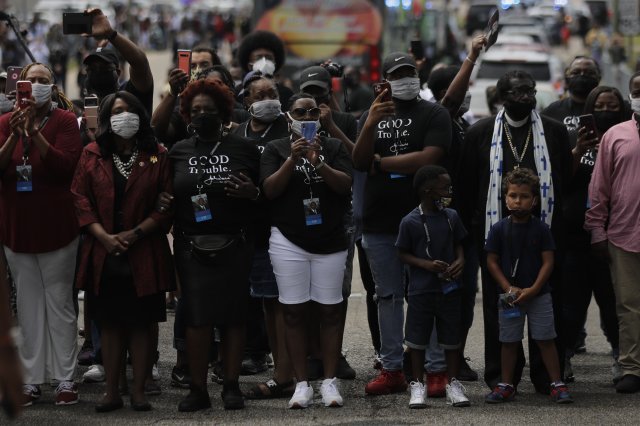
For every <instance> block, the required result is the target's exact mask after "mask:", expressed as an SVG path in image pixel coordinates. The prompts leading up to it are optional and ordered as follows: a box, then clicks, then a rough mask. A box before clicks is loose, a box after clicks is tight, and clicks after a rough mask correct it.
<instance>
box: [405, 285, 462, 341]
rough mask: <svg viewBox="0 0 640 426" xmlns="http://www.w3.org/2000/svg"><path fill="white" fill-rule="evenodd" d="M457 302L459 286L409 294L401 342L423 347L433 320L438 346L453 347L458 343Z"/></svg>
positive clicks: (459, 296) (429, 333)
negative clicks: (439, 291) (444, 292)
mask: <svg viewBox="0 0 640 426" xmlns="http://www.w3.org/2000/svg"><path fill="white" fill-rule="evenodd" d="M461 303H462V294H461V291H460V289H458V290H454V291H452V292H451V293H449V294H446V295H445V294H442V293H423V294H416V295H413V296H409V302H408V304H407V305H408V306H407V322H406V324H405V332H404V336H405V337H404V339H405V344H406V345H407V346H408V347H410V348H414V349H426V348H427V347H428V346H429V339H431V331H432V330H433V323H434V321H435V324H436V331H437V332H438V343H439V344H440V346H442V347H443V348H444V349H457V348H458V347H459V346H460V331H461V318H460V313H461V310H460V306H461Z"/></svg>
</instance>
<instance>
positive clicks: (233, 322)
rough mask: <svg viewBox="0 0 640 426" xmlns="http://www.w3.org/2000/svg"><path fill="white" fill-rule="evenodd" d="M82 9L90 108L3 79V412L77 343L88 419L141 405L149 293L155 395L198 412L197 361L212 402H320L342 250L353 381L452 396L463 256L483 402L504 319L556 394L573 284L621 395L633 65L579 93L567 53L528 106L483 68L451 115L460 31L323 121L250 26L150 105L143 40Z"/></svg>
mask: <svg viewBox="0 0 640 426" xmlns="http://www.w3.org/2000/svg"><path fill="white" fill-rule="evenodd" d="M87 13H88V14H90V15H91V16H92V20H93V21H92V22H93V24H92V38H93V39H94V40H95V41H96V43H97V44H98V48H97V49H96V50H95V51H93V52H92V53H91V54H89V55H87V56H86V57H85V58H84V59H83V71H84V72H85V73H86V79H85V80H84V82H83V84H84V87H83V94H85V95H87V96H96V97H98V99H99V101H100V102H99V108H98V114H97V120H96V121H95V122H94V121H92V120H89V115H88V114H87V111H85V112H84V113H83V112H82V111H81V108H80V106H79V105H78V104H77V103H74V102H71V101H70V100H69V99H67V97H66V96H65V95H64V93H63V91H62V90H61V88H60V87H57V85H56V84H57V81H56V72H55V70H54V69H53V68H52V67H51V66H50V64H47V63H40V62H36V63H33V64H30V65H28V66H26V67H24V68H23V69H22V71H21V74H20V80H22V81H28V82H30V85H31V88H32V94H31V95H30V96H27V97H23V96H20V94H18V95H16V93H9V94H8V96H7V98H6V102H9V103H10V104H11V105H10V106H9V107H8V108H3V114H2V115H1V116H0V171H1V175H0V179H1V182H2V183H1V189H0V219H1V220H0V241H1V242H2V246H3V255H2V256H0V269H2V273H1V274H0V278H1V280H0V304H1V305H2V306H0V319H1V320H2V321H0V384H2V385H3V386H2V390H3V394H2V398H3V402H4V403H5V406H7V407H10V408H11V409H12V410H14V411H15V410H19V409H20V407H22V406H29V405H32V404H34V403H36V401H37V400H38V399H39V398H40V397H41V395H42V392H43V389H42V388H41V385H42V384H44V383H50V382H55V383H56V384H57V388H56V389H55V404H56V405H73V404H75V403H77V402H78V401H79V398H80V396H79V395H80V394H79V386H78V380H77V377H76V371H77V370H76V366H77V363H78V362H79V361H78V360H80V359H81V360H83V361H87V362H89V363H90V364H92V365H91V368H90V369H89V370H88V371H87V372H86V373H85V374H84V376H83V378H84V381H85V382H92V381H93V382H95V381H106V393H105V394H104V396H103V397H102V399H100V400H99V401H96V405H95V410H96V411H97V412H109V411H113V410H117V409H120V408H122V407H123V406H124V402H123V398H122V396H123V395H125V394H128V395H129V398H130V405H131V408H132V409H133V410H136V411H148V410H151V409H152V406H151V404H150V402H149V398H148V397H149V396H150V395H157V394H158V393H160V392H162V389H161V388H160V387H159V386H158V384H157V383H155V381H154V378H155V375H156V371H155V364H156V363H157V358H158V353H157V350H158V323H159V322H164V321H166V319H167V315H166V309H167V298H166V294H167V293H170V294H171V295H172V296H171V297H170V298H169V302H173V294H175V295H177V305H176V306H175V323H174V342H173V343H174V348H175V350H176V363H175V366H174V368H173V371H172V374H171V383H172V385H173V386H177V387H181V388H185V389H188V390H189V392H188V393H187V394H186V395H185V396H184V398H183V399H182V400H181V401H180V402H179V404H178V406H177V409H178V411H182V412H192V411H198V410H203V409H206V408H209V407H210V406H211V399H210V396H209V393H208V390H207V378H208V370H209V368H210V366H213V376H212V378H213V379H214V380H215V381H217V382H218V383H220V384H222V394H221V397H222V400H223V404H224V408H225V409H230V410H232V409H241V408H244V406H245V401H246V400H252V399H269V398H285V399H288V404H287V406H288V407H289V408H306V407H308V406H309V405H310V404H312V403H313V399H314V390H313V387H312V382H313V381H315V380H318V379H321V381H320V383H319V384H320V386H319V387H320V395H321V399H322V403H323V404H324V405H325V406H327V407H340V406H342V405H343V404H344V397H348V395H342V394H341V391H340V380H349V379H353V378H354V377H355V371H354V370H353V368H351V366H350V365H349V362H348V361H347V359H346V358H345V356H344V355H343V354H342V351H341V349H342V345H343V338H344V329H345V321H346V312H347V309H348V298H349V295H350V293H351V279H352V272H353V258H354V256H355V255H356V254H357V256H358V260H359V267H360V276H361V277H362V281H363V284H364V288H365V290H366V293H367V297H366V301H367V316H368V323H369V329H370V333H371V341H372V352H374V353H375V368H377V369H378V370H379V373H378V374H377V376H376V377H374V378H372V379H371V381H369V382H368V383H367V385H366V387H365V389H364V391H365V393H366V394H367V395H385V394H389V393H400V392H407V390H409V404H408V405H409V407H411V408H424V407H426V405H427V398H428V397H433V396H446V398H447V402H448V403H450V404H451V405H452V406H453V407H466V406H469V405H471V402H470V400H469V398H468V397H467V395H466V391H465V388H464V386H463V385H462V383H461V382H464V381H475V380H478V374H477V372H475V371H474V370H473V369H471V367H470V366H469V364H468V363H467V361H466V359H465V345H466V341H467V336H468V333H469V330H470V329H471V326H472V323H473V311H474V304H475V297H476V290H477V287H478V282H477V281H478V275H479V274H478V272H479V271H480V276H481V278H482V279H481V287H482V295H483V297H482V304H483V306H482V309H483V320H484V343H485V347H484V353H485V359H484V369H483V372H484V375H483V379H484V382H485V383H486V384H487V386H488V387H489V389H490V392H489V393H488V394H487V395H486V398H485V402H486V403H502V402H507V401H511V400H513V398H514V397H515V396H516V395H517V389H518V385H519V383H520V381H521V379H522V372H523V367H524V365H525V357H524V352H523V349H522V348H523V346H522V340H523V338H524V324H525V318H527V319H528V327H529V333H528V334H529V339H530V340H531V342H530V344H529V345H528V348H529V365H530V372H531V381H532V383H533V385H534V387H535V389H536V391H537V392H540V393H543V394H548V395H550V398H551V400H552V401H554V402H556V403H561V404H564V403H570V402H573V399H572V396H571V394H570V392H569V389H568V387H567V383H569V382H571V381H572V380H573V379H574V376H573V371H572V368H571V360H572V356H573V354H574V352H575V350H576V347H577V342H578V340H579V335H580V333H581V331H582V329H583V327H584V322H585V316H586V312H587V308H588V305H589V302H590V300H591V297H592V294H593V295H595V298H596V301H597V303H598V305H599V308H600V312H601V316H602V328H603V330H604V332H605V335H606V337H607V339H608V341H609V343H610V344H611V349H612V355H613V358H612V364H613V366H614V369H613V376H612V380H613V381H614V382H615V383H616V390H617V392H621V393H633V392H638V391H640V353H638V338H637V330H638V327H640V316H639V315H638V306H639V304H638V301H637V298H638V296H637V294H636V293H635V291H634V290H635V285H634V282H635V281H636V280H637V277H638V276H639V275H640V257H639V256H640V254H639V253H640V246H639V244H640V243H639V241H640V238H639V237H640V235H639V234H640V225H639V222H638V221H637V218H636V214H637V212H638V211H640V204H639V203H640V201H638V198H637V197H636V196H635V194H637V193H639V192H640V176H638V170H640V144H639V142H640V73H638V72H636V73H635V74H634V75H633V76H632V77H631V79H630V81H629V92H630V97H629V100H628V101H627V100H625V99H624V98H623V97H622V95H621V94H620V91H619V90H618V89H617V88H614V87H607V86H602V85H600V78H601V70H600V68H599V65H598V62H597V61H596V60H594V59H593V58H591V57H586V56H581V57H576V58H575V59H574V60H573V61H572V62H571V63H570V64H569V66H568V67H567V69H566V72H565V79H566V87H567V94H566V96H565V97H564V98H563V99H561V100H558V101H557V102H555V103H553V104H552V105H550V106H549V107H547V108H546V109H545V110H543V111H541V112H540V113H539V112H538V111H537V110H536V101H535V94H536V82H535V80H534V79H533V78H532V76H531V75H529V74H528V73H526V72H524V71H519V70H515V71H509V72H507V73H506V74H505V75H503V76H502V77H501V78H500V79H499V80H498V81H497V82H496V99H498V100H499V104H500V107H499V108H498V110H497V114H496V115H494V116H491V117H489V118H484V119H481V120H479V121H477V122H476V123H474V124H473V125H469V123H468V122H467V121H466V120H465V118H464V116H465V113H467V111H468V109H469V103H470V98H469V95H468V86H469V79H470V76H471V72H472V70H473V68H474V65H475V63H476V60H477V59H478V57H479V55H480V54H481V52H482V50H483V48H484V46H485V45H486V44H487V39H486V37H485V36H484V35H479V36H476V37H475V38H473V40H472V43H471V48H470V49H469V53H468V56H467V57H466V58H465V60H464V61H463V62H462V63H461V64H460V65H459V66H449V67H447V66H437V67H434V69H433V70H432V71H431V73H430V75H429V78H428V81H427V86H428V89H429V90H428V91H426V90H422V89H423V88H422V87H421V85H420V79H419V77H418V73H419V69H420V66H421V61H416V60H415V59H414V58H413V56H412V55H411V54H410V53H405V52H393V53H389V54H387V55H386V56H385V57H384V59H383V61H382V64H381V65H382V69H381V71H382V76H383V78H384V82H385V84H384V85H383V86H382V90H381V91H380V92H379V93H378V94H377V96H376V97H375V98H374V99H373V100H372V102H371V105H370V106H369V107H367V106H366V105H365V106H359V107H358V108H356V109H355V112H352V113H346V112H342V111H341V108H340V105H339V101H338V100H337V99H336V96H335V94H334V93H333V90H332V89H333V87H334V86H333V84H332V78H333V77H332V75H331V73H330V72H329V71H328V70H327V66H326V65H327V64H328V63H329V62H327V63H325V64H323V66H312V67H309V68H306V69H303V70H301V74H300V75H301V78H300V82H299V90H296V93H294V92H293V91H292V90H291V89H289V88H288V87H286V86H284V85H283V84H281V82H280V81H279V79H278V71H279V70H280V69H281V67H282V66H283V64H284V63H285V61H286V51H285V47H284V44H283V42H282V41H281V40H280V39H279V38H278V37H277V36H276V35H275V34H273V33H270V32H265V31H254V32H252V33H251V34H249V35H247V36H246V37H244V38H243V39H242V40H241V42H240V45H239V48H238V51H237V62H238V64H239V66H240V68H241V69H242V74H243V76H242V82H241V83H240V84H235V83H234V79H233V77H232V76H231V73H230V72H229V70H228V68H227V67H226V66H225V64H223V63H222V61H221V60H220V57H219V56H218V54H217V52H216V50H215V49H214V48H213V47H211V46H209V47H208V46H203V45H201V44H200V45H198V46H195V47H194V49H193V50H192V61H191V69H190V72H186V70H184V69H180V68H178V67H176V68H175V69H174V70H172V71H171V72H170V73H169V86H170V90H169V91H168V93H167V94H166V96H164V97H163V99H162V101H161V102H160V103H159V105H158V106H157V107H156V108H155V109H153V107H152V105H153V87H154V81H153V76H152V73H151V69H150V67H149V62H148V60H147V57H146V55H145V53H144V51H143V50H142V49H141V48H140V46H138V45H137V44H135V43H133V42H132V41H131V40H130V39H129V38H127V37H126V36H125V35H123V34H121V33H119V32H118V31H117V30H116V29H115V28H114V26H112V24H111V22H110V21H109V19H108V18H107V17H106V16H105V15H104V14H103V13H102V11H100V10H99V9H90V10H88V12H87ZM107 45H110V47H107ZM122 62H126V63H127V64H128V65H129V70H130V71H129V76H130V77H129V79H128V80H127V81H125V82H121V81H119V78H120V75H121V65H120V64H121V63H122ZM227 65H228V64H227ZM350 73H352V74H353V73H354V71H353V70H352V71H350ZM359 77H360V76H359V75H357V72H355V75H353V76H352V77H350V78H351V79H353V80H354V81H355V82H356V84H357V82H358V80H359ZM5 80H6V74H5V75H4V79H3V75H2V74H0V82H2V83H4V82H5ZM427 93H429V95H426V94H427ZM421 96H425V97H426V96H429V99H423V98H422V97H421ZM585 114H588V115H585ZM43 209H46V215H47V220H43V217H42V215H43ZM171 243H172V246H171ZM5 263H6V265H5ZM5 267H6V272H7V274H6V275H5V272H4V270H5ZM6 278H9V279H8V280H6ZM8 290H13V291H15V297H16V303H15V311H16V312H15V318H14V319H13V320H9V319H8V317H7V315H6V314H7V312H6V309H5V305H6V304H7V303H6V301H5V299H6V298H7V297H6V296H7V294H8V293H9V291H8ZM78 290H82V291H83V292H84V303H85V314H86V318H85V319H84V335H85V341H84V344H83V345H82V347H81V348H79V344H78V342H77V332H78V329H77V323H78V318H77V315H78V311H79V310H78V305H77V294H78ZM405 303H406V305H407V307H406V313H405V307H404V305H405ZM10 324H15V325H16V327H17V328H19V331H20V334H21V339H20V342H19V345H18V348H17V351H16V348H14V346H13V345H14V342H13V337H12V333H11V327H10V326H9V325H10ZM79 351H80V352H81V353H80V354H78V352H79ZM268 354H271V355H272V362H273V366H274V369H273V377H272V378H271V379H269V380H268V381H266V382H263V383H257V384H255V386H253V387H251V389H245V390H244V391H243V390H242V389H241V388H240V386H239V376H240V375H241V374H243V373H244V372H246V371H249V372H254V373H255V372H258V371H264V370H265V369H266V365H267V364H268V362H269V357H268ZM128 361H129V362H130V363H131V365H132V368H133V383H132V386H131V389H129V387H128V383H127V379H126V374H125V371H126V369H125V365H126V363H127V362H128ZM20 371H21V372H22V377H21V378H20V377H19V374H20ZM20 386H22V392H20V390H19V387H20ZM5 389H6V390H5Z"/></svg>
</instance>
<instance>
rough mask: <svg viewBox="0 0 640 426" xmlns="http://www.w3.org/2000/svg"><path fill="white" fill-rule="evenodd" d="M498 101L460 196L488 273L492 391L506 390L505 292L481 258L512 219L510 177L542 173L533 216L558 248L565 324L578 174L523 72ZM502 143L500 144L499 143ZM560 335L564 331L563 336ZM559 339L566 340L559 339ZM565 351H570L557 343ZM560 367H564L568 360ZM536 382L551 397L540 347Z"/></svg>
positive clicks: (475, 133)
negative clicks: (569, 204) (568, 224)
mask: <svg viewBox="0 0 640 426" xmlns="http://www.w3.org/2000/svg"><path fill="white" fill-rule="evenodd" d="M497 90H498V95H499V96H500V98H501V99H502V100H503V101H504V107H503V109H501V110H500V111H499V112H498V115H497V116H494V117H490V118H485V119H483V120H480V121H478V122H477V123H475V124H474V125H472V126H471V127H470V128H469V129H468V130H467V133H466V137H465V143H464V145H463V149H462V154H461V160H460V164H461V167H460V173H459V182H461V184H460V186H459V188H458V209H459V210H458V211H459V212H460V215H461V217H462V220H463V223H464V224H465V227H467V229H471V230H472V231H473V232H472V235H473V236H474V239H475V243H476V246H477V248H478V250H479V252H478V256H479V259H480V266H481V270H482V293H483V297H482V302H483V314H484V315H483V317H484V332H485V373H484V380H485V382H486V383H487V385H488V386H489V387H490V388H493V387H495V386H496V385H497V384H498V383H499V382H500V373H501V368H500V359H501V356H500V343H499V339H498V305H497V302H498V287H497V285H496V283H495V281H494V280H493V279H492V278H491V275H490V274H489V273H488V271H487V267H486V254H485V253H483V252H482V248H483V247H484V241H485V238H486V235H487V234H486V233H487V232H488V230H489V228H490V226H491V225H492V224H493V223H496V220H500V218H502V217H506V216H508V215H509V214H510V212H509V210H508V209H507V206H506V205H505V203H504V200H502V199H501V198H499V191H500V183H499V182H500V179H501V176H502V175H503V174H506V173H507V172H508V171H511V170H513V169H515V168H518V167H526V168H528V169H531V170H533V171H535V172H537V173H538V174H539V175H540V180H541V185H542V186H541V189H542V191H541V195H540V203H538V206H536V208H535V210H534V212H533V213H534V215H536V216H538V217H539V218H540V219H541V220H543V221H544V222H546V223H547V224H548V225H550V226H551V232H552V233H553V235H554V238H555V242H556V246H557V248H558V250H557V251H556V268H555V269H554V273H553V275H552V277H551V280H550V283H551V286H552V297H553V298H554V315H555V321H556V323H557V324H559V323H561V318H560V315H561V312H562V310H561V309H560V306H559V292H558V291H557V290H558V289H557V287H558V284H559V279H558V278H559V274H558V272H559V271H560V270H561V266H560V265H561V262H560V261H561V254H562V251H563V238H562V233H561V231H562V229H563V225H562V195H563V188H564V185H565V182H566V181H567V179H568V177H569V176H570V173H571V147H570V145H569V137H568V134H567V130H566V128H565V127H564V126H563V125H562V124H561V123H559V122H557V121H555V120H552V119H549V118H547V117H545V116H542V117H540V116H539V115H538V113H537V112H536V111H535V105H536V101H535V94H536V90H535V82H534V81H533V78H532V77H531V75H529V74H528V73H526V72H523V71H517V70H516V71H509V72H507V73H506V74H505V75H504V76H502V77H501V78H500V80H498V83H497ZM493 141H496V142H497V143H493ZM559 331H560V330H558V332H559ZM559 336H560V333H559ZM556 347H557V349H558V350H559V351H560V350H561V349H563V348H564V345H562V344H558V343H556ZM559 359H560V360H561V361H562V360H564V356H560V357H559ZM529 363H530V366H531V381H532V382H533V384H534V386H535V388H536V390H537V391H538V392H541V393H549V390H550V389H549V383H548V375H547V372H546V371H545V368H544V366H543V363H542V360H541V357H540V353H539V351H538V350H537V347H536V345H535V344H533V342H532V343H531V344H530V345H529ZM523 367H524V353H523V351H522V350H519V355H518V361H517V364H516V374H515V375H514V379H515V383H518V382H519V381H520V378H521V376H522V369H523Z"/></svg>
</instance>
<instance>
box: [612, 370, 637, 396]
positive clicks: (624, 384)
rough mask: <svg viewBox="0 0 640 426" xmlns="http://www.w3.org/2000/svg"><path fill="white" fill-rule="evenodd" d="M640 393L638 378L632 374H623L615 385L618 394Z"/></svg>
mask: <svg viewBox="0 0 640 426" xmlns="http://www.w3.org/2000/svg"><path fill="white" fill-rule="evenodd" d="M638 391H640V377H638V376H634V375H633V374H625V375H624V376H622V379H621V380H620V381H619V382H618V384H617V385H616V392H618V393H636V392H638Z"/></svg>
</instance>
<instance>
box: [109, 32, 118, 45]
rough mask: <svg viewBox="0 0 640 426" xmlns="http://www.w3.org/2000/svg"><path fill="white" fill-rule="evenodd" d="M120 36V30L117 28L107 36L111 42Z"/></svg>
mask: <svg viewBox="0 0 640 426" xmlns="http://www.w3.org/2000/svg"><path fill="white" fill-rule="evenodd" d="M117 36H118V32H117V31H116V30H113V31H112V32H111V34H109V35H108V36H107V40H109V42H111V43H113V39H115V38H116V37H117Z"/></svg>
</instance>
